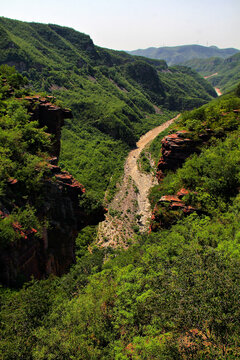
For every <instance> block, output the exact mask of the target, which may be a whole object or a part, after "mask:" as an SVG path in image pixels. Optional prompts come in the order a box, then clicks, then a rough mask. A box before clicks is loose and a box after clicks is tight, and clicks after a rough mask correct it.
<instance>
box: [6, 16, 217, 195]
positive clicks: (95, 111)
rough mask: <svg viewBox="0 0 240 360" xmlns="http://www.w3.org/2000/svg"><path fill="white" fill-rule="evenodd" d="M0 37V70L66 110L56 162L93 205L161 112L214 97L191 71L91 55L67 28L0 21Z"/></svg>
mask: <svg viewBox="0 0 240 360" xmlns="http://www.w3.org/2000/svg"><path fill="white" fill-rule="evenodd" d="M0 35H1V43H0V63H1V64H9V65H14V66H15V67H16V69H17V70H19V71H20V72H21V73H22V75H24V76H26V77H27V78H28V79H29V80H30V86H32V87H33V89H35V90H38V91H39V90H42V91H46V92H47V93H50V94H53V95H56V96H57V97H58V99H61V100H62V102H63V104H64V105H65V106H68V107H70V108H71V109H72V112H73V115H74V120H71V122H70V123H67V124H66V126H65V128H64V130H63V135H62V152H61V158H60V162H61V164H62V165H63V166H65V167H66V168H67V169H68V170H70V171H71V173H72V174H73V175H74V176H76V177H77V179H78V180H79V181H80V182H81V183H83V184H84V186H86V187H88V189H89V192H90V193H91V194H92V196H93V197H94V198H95V199H97V200H102V199H103V196H104V191H105V190H106V187H107V186H108V185H109V182H110V179H111V176H112V175H113V174H117V172H118V171H119V169H120V168H122V166H123V161H124V158H125V156H126V154H127V151H128V150H129V148H130V147H131V146H134V144H135V141H136V139H137V138H138V137H139V135H141V134H143V133H144V132H146V131H147V130H149V129H150V128H152V127H154V126H156V125H159V124H160V123H161V122H163V121H165V119H166V118H167V117H168V116H169V117H170V114H168V110H170V111H176V110H181V109H191V108H193V107H194V106H200V105H202V104H204V103H206V102H207V101H209V100H211V98H212V97H215V96H216V94H215V92H214V90H213V88H212V87H211V86H210V85H209V84H208V83H207V82H206V81H204V80H203V79H202V78H201V77H200V76H199V75H198V74H197V73H195V72H194V71H191V70H189V69H186V68H184V67H174V68H168V66H167V64H166V63H165V62H164V61H157V60H150V59H149V60H147V59H143V58H140V57H132V56H130V55H128V54H126V53H124V52H117V51H113V50H107V49H102V48H99V47H96V46H95V45H94V44H93V42H92V40H91V39H90V37H89V36H88V35H85V34H82V33H79V32H77V31H75V30H73V29H70V28H65V27H61V26H57V25H43V24H37V23H24V22H20V21H16V20H10V19H6V18H0ZM166 110H167V111H166ZM162 112H163V114H164V116H162V115H161V113H162ZM89 140H91V141H89ZM118 176H119V175H116V177H118ZM114 181H115V180H114V177H113V178H112V184H110V186H114Z"/></svg>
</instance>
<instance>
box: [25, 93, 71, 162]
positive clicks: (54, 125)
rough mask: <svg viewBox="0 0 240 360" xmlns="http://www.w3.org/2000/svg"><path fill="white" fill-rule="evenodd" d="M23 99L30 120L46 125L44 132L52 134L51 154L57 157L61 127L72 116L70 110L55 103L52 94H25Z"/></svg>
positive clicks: (41, 125) (42, 125)
mask: <svg viewBox="0 0 240 360" xmlns="http://www.w3.org/2000/svg"><path fill="white" fill-rule="evenodd" d="M24 100H26V101H27V102H28V112H29V113H30V114H31V120H32V121H35V120H37V121H38V122H39V126H40V127H44V126H46V128H47V130H46V132H47V133H49V134H51V135H52V136H53V139H52V149H51V154H52V155H53V156H56V157H57V158H58V157H59V154H60V141H61V128H62V126H63V125H64V120H65V119H71V118H72V113H71V111H70V110H68V109H63V108H61V107H59V106H57V105H55V104H54V103H53V102H54V101H55V98H54V97H53V96H46V97H41V96H38V95H35V96H26V97H25V98H24Z"/></svg>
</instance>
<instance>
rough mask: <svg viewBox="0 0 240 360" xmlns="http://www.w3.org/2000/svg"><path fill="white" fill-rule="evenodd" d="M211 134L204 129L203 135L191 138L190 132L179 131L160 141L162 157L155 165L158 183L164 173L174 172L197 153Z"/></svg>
mask: <svg viewBox="0 0 240 360" xmlns="http://www.w3.org/2000/svg"><path fill="white" fill-rule="evenodd" d="M212 133H213V132H212V131H211V130H209V129H206V130H205V133H204V134H200V135H198V136H196V135H195V137H193V134H192V133H191V132H190V131H186V130H181V131H177V132H176V133H174V134H170V135H167V136H165V137H164V138H163V139H162V156H161V157H160V159H159V162H158V165H157V179H158V181H161V179H162V178H163V177H164V171H166V170H176V169H177V168H179V167H181V166H182V164H183V163H184V161H185V160H186V159H187V158H188V157H189V156H190V155H191V154H193V153H199V152H200V146H201V145H203V143H204V142H206V141H207V140H209V138H210V137H211V135H212Z"/></svg>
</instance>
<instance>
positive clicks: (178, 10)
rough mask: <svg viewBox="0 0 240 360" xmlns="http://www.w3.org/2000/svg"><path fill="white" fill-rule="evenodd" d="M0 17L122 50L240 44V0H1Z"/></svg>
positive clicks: (238, 46)
mask: <svg viewBox="0 0 240 360" xmlns="http://www.w3.org/2000/svg"><path fill="white" fill-rule="evenodd" d="M0 16H5V17H9V18H11V19H18V20H24V21H34V22H42V23H53V24H59V25H64V26H69V27H72V28H74V29H76V30H78V31H81V32H84V33H85V34H89V35H90V36H91V38H92V39H93V41H94V43H95V44H96V45H99V46H102V47H107V48H112V49H118V50H135V49H138V48H147V47H150V46H155V47H159V46H163V45H164V46H175V45H183V44H201V45H205V46H207V45H208V46H210V45H217V46H219V47H221V48H224V47H235V48H238V49H240V36H239V35H240V0H8V1H3V0H2V4H1V8H0Z"/></svg>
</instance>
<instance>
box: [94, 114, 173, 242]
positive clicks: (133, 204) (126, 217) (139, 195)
mask: <svg viewBox="0 0 240 360" xmlns="http://www.w3.org/2000/svg"><path fill="white" fill-rule="evenodd" d="M178 116H179V115H178ZM178 116H177V117H175V118H173V119H170V120H168V121H167V122H165V123H164V124H162V125H160V126H158V127H156V128H154V129H152V130H150V131H148V132H147V133H146V134H145V135H143V136H142V137H141V138H140V140H139V141H138V142H137V147H136V149H134V150H132V151H130V153H129V154H128V157H127V160H126V163H125V167H124V176H123V179H122V181H121V183H120V184H119V189H118V191H117V193H116V195H115V197H114V199H113V201H112V202H111V203H110V204H109V207H108V210H109V211H108V213H107V214H106V218H105V221H103V222H101V223H100V224H99V228H98V240H97V241H98V244H99V245H101V246H103V247H108V246H111V247H118V246H121V247H127V246H128V244H127V243H126V239H131V238H133V236H134V233H136V232H145V231H147V229H148V225H149V218H150V216H151V209H150V203H149V200H148V192H149V190H150V188H151V187H152V186H154V185H156V184H157V179H156V177H155V176H154V175H153V174H152V173H145V172H141V171H140V170H139V167H138V159H139V156H140V153H141V151H142V150H143V149H144V147H145V146H146V145H148V144H149V143H150V142H151V141H152V140H153V139H154V138H155V137H156V136H158V135H159V134H160V133H161V132H162V131H164V130H165V129H166V128H168V127H169V126H170V125H171V124H172V123H173V122H174V120H176V119H177V118H178Z"/></svg>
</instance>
